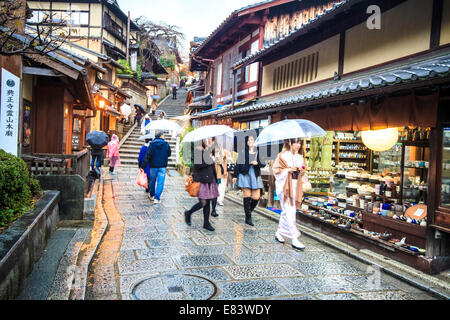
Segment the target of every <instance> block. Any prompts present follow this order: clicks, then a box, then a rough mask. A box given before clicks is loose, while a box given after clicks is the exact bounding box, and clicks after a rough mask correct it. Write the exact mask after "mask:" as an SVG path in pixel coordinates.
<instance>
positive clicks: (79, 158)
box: [21, 149, 91, 178]
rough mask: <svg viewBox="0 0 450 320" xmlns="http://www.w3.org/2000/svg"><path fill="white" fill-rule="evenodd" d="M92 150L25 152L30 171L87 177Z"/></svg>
mask: <svg viewBox="0 0 450 320" xmlns="http://www.w3.org/2000/svg"><path fill="white" fill-rule="evenodd" d="M90 157H91V152H90V150H89V149H83V150H81V151H79V152H77V153H74V154H51V153H38V154H36V153H34V154H29V155H28V154H23V155H22V156H21V158H22V159H23V160H24V161H25V163H26V164H27V166H28V169H29V170H30V172H31V173H32V174H34V175H36V176H38V175H80V176H81V177H82V178H85V177H86V176H87V174H88V172H89V162H90V161H89V160H90Z"/></svg>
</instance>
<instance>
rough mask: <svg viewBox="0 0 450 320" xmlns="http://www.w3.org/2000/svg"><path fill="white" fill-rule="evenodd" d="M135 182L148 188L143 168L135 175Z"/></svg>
mask: <svg viewBox="0 0 450 320" xmlns="http://www.w3.org/2000/svg"><path fill="white" fill-rule="evenodd" d="M136 183H137V185H138V186H140V187H143V188H145V189H148V178H147V174H146V173H145V172H144V170H142V169H141V170H139V173H138V175H137V177H136Z"/></svg>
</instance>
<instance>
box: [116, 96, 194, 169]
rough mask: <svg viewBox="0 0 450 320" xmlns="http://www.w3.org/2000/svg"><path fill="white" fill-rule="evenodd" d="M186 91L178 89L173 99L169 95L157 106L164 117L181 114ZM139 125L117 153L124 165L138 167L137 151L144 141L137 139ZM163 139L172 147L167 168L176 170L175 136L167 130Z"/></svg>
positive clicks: (139, 133)
mask: <svg viewBox="0 0 450 320" xmlns="http://www.w3.org/2000/svg"><path fill="white" fill-rule="evenodd" d="M186 94H187V91H186V90H185V89H182V90H179V91H178V93H177V99H176V100H173V99H172V96H169V97H168V98H167V99H166V100H165V101H164V102H163V103H162V104H161V105H160V106H159V107H158V109H157V110H158V111H164V112H165V113H166V119H170V118H173V117H178V116H181V115H183V111H184V110H185V105H184V102H185V100H186ZM158 115H159V112H158V113H157V114H155V115H151V116H150V118H151V119H152V120H157V119H158ZM140 130H141V127H140V126H136V128H135V129H134V130H133V132H132V133H131V134H130V136H129V137H128V139H127V140H126V141H125V142H124V143H123V144H122V146H121V148H120V150H119V154H120V162H121V164H122V166H125V167H127V166H128V167H136V168H137V167H138V157H139V151H140V150H141V148H142V146H143V145H144V143H145V141H140V140H138V139H139V137H140V136H141V131H140ZM164 140H166V141H167V142H168V143H169V145H170V148H171V149H172V155H171V156H170V158H169V163H168V166H167V169H171V170H172V169H173V170H176V164H177V160H176V159H177V148H176V145H177V138H176V137H173V136H172V135H169V132H165V135H164Z"/></svg>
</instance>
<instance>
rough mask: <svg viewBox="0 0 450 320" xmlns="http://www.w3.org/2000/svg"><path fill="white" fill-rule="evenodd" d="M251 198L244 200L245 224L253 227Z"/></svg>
mask: <svg viewBox="0 0 450 320" xmlns="http://www.w3.org/2000/svg"><path fill="white" fill-rule="evenodd" d="M251 209H252V198H244V211H245V223H246V224H248V225H250V226H253V221H252V210H251Z"/></svg>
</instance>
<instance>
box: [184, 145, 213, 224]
mask: <svg viewBox="0 0 450 320" xmlns="http://www.w3.org/2000/svg"><path fill="white" fill-rule="evenodd" d="M200 157H201V158H200ZM194 160H195V161H194V162H195V163H194V174H193V178H194V181H195V182H200V188H199V191H198V203H197V204H195V205H194V206H193V207H192V208H191V209H190V210H187V211H185V212H184V218H185V222H186V224H187V225H189V226H190V225H191V216H192V214H193V213H194V212H196V211H198V210H200V209H203V228H205V229H206V230H209V231H214V230H215V229H214V227H213V226H212V225H211V223H210V222H209V215H210V211H211V200H213V199H216V198H217V197H218V196H219V189H218V187H217V173H216V167H215V164H214V157H213V155H212V149H211V140H210V139H207V140H202V145H201V147H200V146H199V147H197V148H196V153H195V157H194Z"/></svg>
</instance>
